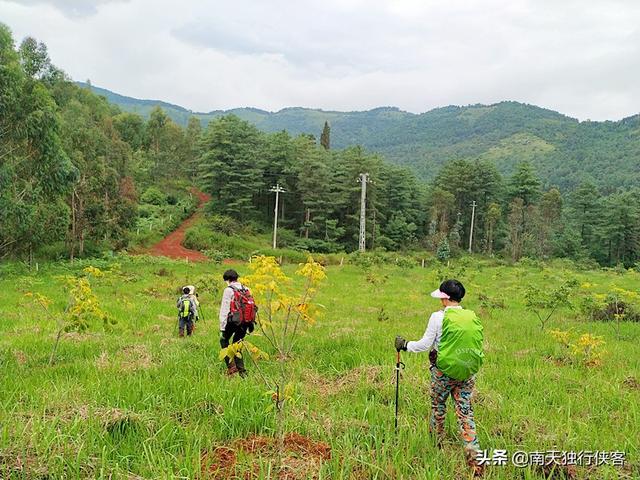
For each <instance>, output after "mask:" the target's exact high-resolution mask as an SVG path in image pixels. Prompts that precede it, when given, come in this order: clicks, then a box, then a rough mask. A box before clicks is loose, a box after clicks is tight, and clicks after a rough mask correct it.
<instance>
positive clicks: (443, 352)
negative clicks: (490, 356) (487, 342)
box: [436, 308, 484, 380]
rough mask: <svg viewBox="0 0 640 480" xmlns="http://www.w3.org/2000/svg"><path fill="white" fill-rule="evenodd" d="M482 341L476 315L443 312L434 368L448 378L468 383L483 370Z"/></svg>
mask: <svg viewBox="0 0 640 480" xmlns="http://www.w3.org/2000/svg"><path fill="white" fill-rule="evenodd" d="M483 338H484V336H483V334H482V324H481V323H480V319H479V318H478V317H477V315H476V314H475V312H473V311H472V310H464V309H462V308H448V309H446V310H445V312H444V319H443V320H442V336H441V337H440V343H439V345H438V361H437V363H436V366H437V367H438V368H439V369H440V370H441V371H442V373H444V374H445V375H447V376H448V377H451V378H454V379H456V380H467V379H468V378H470V377H471V376H472V375H474V374H475V373H477V372H478V370H480V367H481V366H482V360H483V359H484V353H482V340H483Z"/></svg>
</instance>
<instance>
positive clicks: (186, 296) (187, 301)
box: [176, 286, 198, 337]
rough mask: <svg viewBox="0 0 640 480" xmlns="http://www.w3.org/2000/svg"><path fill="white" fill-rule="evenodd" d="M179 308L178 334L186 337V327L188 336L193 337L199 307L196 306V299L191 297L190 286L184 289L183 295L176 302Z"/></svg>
mask: <svg viewBox="0 0 640 480" xmlns="http://www.w3.org/2000/svg"><path fill="white" fill-rule="evenodd" d="M176 307H177V308H178V334H179V335H180V336H181V337H184V330H185V327H186V329H187V336H189V337H190V336H191V334H192V333H193V320H194V319H195V316H196V312H197V311H198V307H197V305H196V301H195V297H194V296H193V295H191V288H190V286H186V287H183V288H182V295H181V296H180V298H178V301H177V302H176Z"/></svg>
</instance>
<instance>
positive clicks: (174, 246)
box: [147, 188, 211, 262]
mask: <svg viewBox="0 0 640 480" xmlns="http://www.w3.org/2000/svg"><path fill="white" fill-rule="evenodd" d="M191 192H192V193H193V194H194V195H196V196H197V197H198V199H199V200H200V202H199V204H198V209H197V210H196V212H195V213H194V214H193V215H191V216H190V217H189V218H187V219H186V220H185V221H184V222H182V224H181V225H180V226H179V227H178V228H177V229H176V230H174V231H173V232H171V233H170V234H169V235H167V236H166V237H165V238H163V239H162V240H160V241H159V242H158V243H156V244H155V245H153V246H152V247H151V248H150V249H149V251H148V252H147V253H149V255H155V256H157V257H169V258H176V259H189V261H193V262H201V261H204V260H207V257H205V256H204V255H203V254H202V253H200V252H198V251H197V250H190V249H188V248H185V247H183V246H182V242H184V234H185V232H186V231H187V229H188V228H189V227H190V226H191V225H193V223H194V222H195V221H196V220H197V219H198V217H200V215H202V212H201V210H202V206H203V205H204V204H205V203H206V202H208V201H209V200H210V199H211V197H210V196H209V195H207V194H206V193H204V192H201V191H200V190H197V189H195V188H194V189H193V190H191Z"/></svg>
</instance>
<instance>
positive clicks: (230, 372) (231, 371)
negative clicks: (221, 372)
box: [227, 363, 240, 377]
mask: <svg viewBox="0 0 640 480" xmlns="http://www.w3.org/2000/svg"><path fill="white" fill-rule="evenodd" d="M239 372H240V370H238V367H236V365H235V364H234V363H232V364H231V365H229V368H228V369H227V375H228V376H230V377H231V376H233V375H235V374H236V373H239Z"/></svg>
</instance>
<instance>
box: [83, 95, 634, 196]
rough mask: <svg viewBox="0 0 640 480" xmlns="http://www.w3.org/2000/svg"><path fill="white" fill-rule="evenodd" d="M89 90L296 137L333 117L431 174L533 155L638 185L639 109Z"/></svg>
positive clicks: (124, 103) (604, 179)
mask: <svg viewBox="0 0 640 480" xmlns="http://www.w3.org/2000/svg"><path fill="white" fill-rule="evenodd" d="M85 85H86V84H85ZM91 88H92V89H93V90H94V91H95V92H96V93H98V94H100V95H104V96H105V97H106V98H107V99H108V100H109V101H111V102H112V103H115V104H117V105H118V106H120V107H121V108H122V109H123V110H126V111H130V112H137V113H140V114H142V115H145V116H146V115H148V114H149V112H150V111H151V110H152V109H153V107H154V106H156V105H159V106H161V107H162V108H163V109H164V110H165V111H166V112H167V114H168V115H169V116H170V117H171V118H172V119H173V120H175V121H176V122H177V123H179V124H182V125H186V123H187V121H188V119H189V117H190V116H195V117H197V118H199V119H200V120H201V121H202V123H203V124H206V123H208V121H209V120H211V119H213V118H216V117H220V116H222V115H225V114H229V113H233V114H235V115H237V116H238V117H240V118H242V119H243V120H247V121H249V122H251V123H253V124H254V125H256V126H257V127H258V128H259V129H261V130H263V131H266V132H275V131H280V130H287V131H289V132H290V133H291V134H294V135H295V134H298V133H311V134H314V135H316V136H319V134H320V132H321V131H322V127H323V125H324V122H325V121H328V122H329V124H330V125H331V146H332V147H335V148H344V147H347V146H349V145H354V144H360V145H363V146H364V147H366V148H368V149H370V150H374V151H377V152H380V153H382V154H383V155H384V156H385V157H387V158H388V159H389V160H391V161H393V162H394V163H397V164H400V165H406V166H409V167H411V168H412V169H413V170H414V171H416V173H418V175H420V176H421V177H423V178H425V179H427V180H429V179H432V178H433V177H434V176H435V175H436V173H437V172H438V171H439V169H440V167H441V166H442V165H443V164H445V163H447V162H448V161H449V160H451V159H456V158H467V159H476V158H480V159H486V160H491V161H493V162H494V163H495V164H496V166H497V167H498V169H499V170H500V171H501V172H502V173H504V174H511V173H512V172H513V170H514V167H515V165H517V164H518V163H519V162H520V161H522V160H528V161H530V162H531V163H532V164H533V165H534V166H535V167H536V169H537V171H538V174H539V175H540V177H541V179H542V181H543V183H544V184H545V185H546V186H558V187H560V188H561V189H563V190H570V189H573V188H574V187H575V186H576V185H578V184H579V183H581V182H582V181H583V180H591V181H593V182H594V183H595V184H597V185H599V186H600V187H601V188H603V190H604V191H612V190H615V189H616V188H618V187H620V186H637V185H640V168H638V164H640V115H636V116H633V117H629V118H626V119H623V120H620V121H617V122H611V121H607V122H590V121H585V122H578V121H577V120H575V119H573V118H570V117H567V116H565V115H562V114H560V113H557V112H554V111H552V110H547V109H543V108H540V107H536V106H532V105H526V104H521V103H517V102H502V103H498V104H495V105H488V106H487V105H471V106H466V107H455V106H450V107H444V108H438V109H434V110H431V111H429V112H426V113H422V114H419V115H418V114H412V113H409V112H404V111H401V110H399V109H397V108H392V107H382V108H376V109H373V110H368V111H363V112H334V111H323V110H316V109H308V108H285V109H283V110H280V111H278V112H267V111H264V110H259V109H255V108H238V109H233V110H226V111H222V110H217V111H212V112H209V113H195V112H191V111H189V110H186V109H184V108H182V107H180V106H177V105H172V104H169V103H165V102H160V101H154V100H138V99H134V98H131V97H125V96H122V95H118V94H115V93H113V92H110V91H109V90H105V89H101V88H97V87H94V86H92V87H91ZM203 126H204V125H203Z"/></svg>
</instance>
